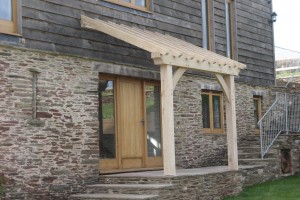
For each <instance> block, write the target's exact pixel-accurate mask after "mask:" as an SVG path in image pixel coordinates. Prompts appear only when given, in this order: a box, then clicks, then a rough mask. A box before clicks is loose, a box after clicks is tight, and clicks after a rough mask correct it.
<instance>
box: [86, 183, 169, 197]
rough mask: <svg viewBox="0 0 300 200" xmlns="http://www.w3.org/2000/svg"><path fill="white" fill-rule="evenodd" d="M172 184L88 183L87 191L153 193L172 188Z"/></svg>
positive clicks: (156, 193)
mask: <svg viewBox="0 0 300 200" xmlns="http://www.w3.org/2000/svg"><path fill="white" fill-rule="evenodd" d="M172 188H173V185H172V184H96V185H88V186H87V189H86V192H87V193H104V194H151V195H153V194H155V195H158V194H159V193H161V192H162V191H167V190H168V189H172Z"/></svg>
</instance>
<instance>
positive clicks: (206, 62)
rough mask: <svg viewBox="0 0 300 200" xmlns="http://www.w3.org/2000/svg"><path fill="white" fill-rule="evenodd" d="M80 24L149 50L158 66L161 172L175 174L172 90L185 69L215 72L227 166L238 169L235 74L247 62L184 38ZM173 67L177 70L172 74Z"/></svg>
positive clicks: (94, 21)
mask: <svg viewBox="0 0 300 200" xmlns="http://www.w3.org/2000/svg"><path fill="white" fill-rule="evenodd" d="M81 27H82V28H88V29H93V30H97V31H100V32H103V33H105V34H108V35H111V36H112V37H115V38H118V39H120V40H123V41H125V42H127V43H129V44H132V45H134V46H136V47H139V48H141V49H144V50H146V51H148V52H150V53H151V58H152V59H153V61H154V63H155V64H156V65H159V66H160V75H161V106H162V109H161V112H162V137H163V152H164V153H163V160H164V174H165V175H166V176H175V175H176V165H175V138H174V110H173V91H174V89H175V87H176V84H177V82H178V81H179V79H180V77H181V76H182V75H183V74H184V72H185V71H186V70H187V69H192V70H197V71H203V72H208V73H213V74H215V76H216V78H217V80H218V82H219V83H220V85H221V87H222V89H223V92H224V94H225V96H226V122H227V143H228V166H229V169H230V170H238V152H237V131H236V113H235V89H234V76H237V75H238V74H239V72H240V70H241V69H245V68H246V65H244V64H242V63H239V62H237V61H235V60H231V59H229V58H226V57H224V56H221V55H218V54H216V53H213V52H211V51H208V50H205V49H203V48H200V47H198V46H195V45H193V44H190V43H188V42H186V41H183V40H180V39H177V38H175V37H172V36H169V35H164V34H160V33H156V32H150V31H147V30H141V29H138V28H134V27H128V26H125V25H120V24H115V23H113V22H105V21H102V20H99V19H92V18H89V17H86V16H81ZM173 67H176V71H175V72H174V73H173Z"/></svg>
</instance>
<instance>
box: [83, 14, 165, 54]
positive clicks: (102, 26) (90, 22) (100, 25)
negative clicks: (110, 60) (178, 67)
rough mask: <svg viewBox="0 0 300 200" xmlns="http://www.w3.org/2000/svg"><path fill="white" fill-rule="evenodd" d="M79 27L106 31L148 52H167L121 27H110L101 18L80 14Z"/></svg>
mask: <svg viewBox="0 0 300 200" xmlns="http://www.w3.org/2000/svg"><path fill="white" fill-rule="evenodd" d="M81 27H82V28H87V29H93V30H98V31H101V32H103V33H106V34H108V35H111V36H113V37H115V38H118V39H120V40H123V41H125V42H127V43H129V44H133V45H135V46H137V47H139V48H141V49H144V50H146V51H149V52H164V53H167V51H166V50H165V49H164V48H162V47H160V46H158V45H153V43H151V42H147V41H145V40H144V39H141V38H139V37H136V36H134V35H131V34H128V33H126V31H123V30H122V29H118V28H115V27H112V26H111V25H109V24H108V23H106V22H104V21H101V20H95V19H92V18H89V17H86V16H83V15H82V16H81Z"/></svg>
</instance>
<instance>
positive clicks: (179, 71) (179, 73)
mask: <svg viewBox="0 0 300 200" xmlns="http://www.w3.org/2000/svg"><path fill="white" fill-rule="evenodd" d="M186 70H187V69H186V68H183V67H178V68H177V69H176V71H175V72H174V74H173V90H175V87H176V85H177V83H178V81H179V79H180V78H181V76H182V75H183V74H184V72H185V71H186Z"/></svg>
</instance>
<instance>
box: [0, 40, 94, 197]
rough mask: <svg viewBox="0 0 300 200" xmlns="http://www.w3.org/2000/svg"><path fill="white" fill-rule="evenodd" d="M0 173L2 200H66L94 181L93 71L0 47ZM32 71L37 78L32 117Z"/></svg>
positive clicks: (69, 60) (68, 60)
mask: <svg viewBox="0 0 300 200" xmlns="http://www.w3.org/2000/svg"><path fill="white" fill-rule="evenodd" d="M0 56H1V57H0V111H1V116H0V172H1V173H3V174H4V175H5V177H6V178H7V180H8V181H7V184H6V185H5V189H6V195H7V199H39V198H41V199H50V198H51V199H65V198H66V197H67V196H68V193H73V192H74V193H76V192H78V191H80V190H81V188H82V186H83V185H85V184H87V183H92V182H95V181H97V178H98V173H99V172H98V162H99V160H98V158H99V156H98V155H99V145H98V117H97V116H98V113H97V109H98V94H97V92H96V93H95V92H89V91H97V83H98V73H92V66H93V64H94V63H93V62H91V61H89V60H85V59H80V58H76V57H69V56H62V55H59V54H50V53H45V52H38V51H31V50H26V49H16V48H9V47H3V46H0ZM31 71H38V72H39V73H38V77H37V119H33V117H32V82H33V81H32V79H33V78H32V77H33V74H32V72H31Z"/></svg>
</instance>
